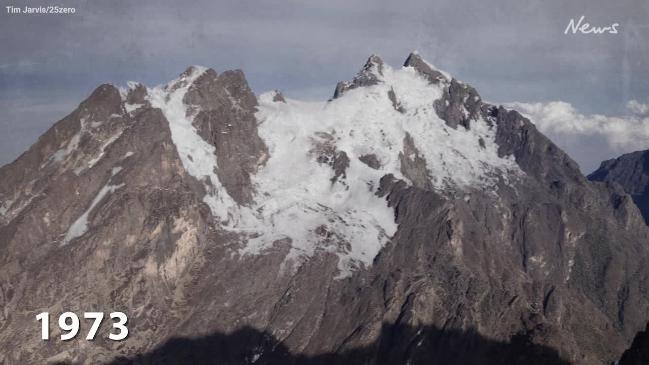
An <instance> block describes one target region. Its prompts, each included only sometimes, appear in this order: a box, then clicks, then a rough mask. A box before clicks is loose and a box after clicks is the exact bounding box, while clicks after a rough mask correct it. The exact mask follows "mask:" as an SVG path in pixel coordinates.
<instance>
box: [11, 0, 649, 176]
mask: <svg viewBox="0 0 649 365" xmlns="http://www.w3.org/2000/svg"><path fill="white" fill-rule="evenodd" d="M29 3H30V4H29V6H38V5H50V4H49V3H40V2H39V1H30V2H29ZM57 4H58V5H60V6H65V7H74V8H75V9H76V11H75V14H71V15H25V14H20V15H17V14H9V13H8V12H7V10H6V6H9V5H13V6H15V7H19V8H22V7H24V6H25V5H26V3H25V2H20V1H15V2H11V1H8V0H2V7H1V8H0V13H1V15H0V47H1V48H0V49H1V51H0V164H4V163H8V162H10V161H12V160H13V159H15V158H16V157H17V156H18V155H19V154H20V153H22V152H23V151H25V150H26V149H27V148H28V147H29V146H30V145H31V144H33V143H34V142H35V141H36V139H37V138H38V136H40V135H41V134H42V133H43V132H44V131H46V130H47V129H48V128H49V127H50V126H51V125H52V124H54V123H55V122H56V121H57V120H59V119H61V118H62V117H64V116H65V115H66V114H67V113H69V112H71V111H72V110H73V109H74V108H75V107H76V106H77V105H78V104H79V102H81V101H82V100H83V99H85V98H86V97H87V96H88V95H89V94H90V93H91V92H92V90H93V89H94V88H96V87H97V86H98V85H99V84H101V83H106V82H110V83H113V84H117V85H124V84H125V83H126V82H127V81H129V80H135V81H140V82H143V83H144V84H146V85H149V86H154V85H157V84H160V83H163V82H166V81H168V80H170V79H173V78H175V77H176V76H177V75H178V74H180V73H181V72H182V71H183V70H184V69H186V68H187V66H189V65H194V64H198V65H203V66H207V67H211V68H214V69H215V70H216V71H217V72H219V71H223V70H227V69H236V68H240V69H243V70H244V72H245V74H246V77H247V79H248V81H249V83H250V85H251V86H252V88H253V90H254V91H255V92H256V93H261V92H264V91H267V90H272V89H280V90H282V91H283V93H284V94H285V95H287V96H288V97H290V98H294V99H307V100H326V99H327V98H329V97H331V95H332V93H333V90H334V87H335V85H336V83H337V82H338V81H341V80H348V79H350V78H351V77H353V75H354V74H355V73H356V72H357V71H358V70H359V68H360V67H361V66H362V65H363V63H364V62H365V60H366V59H367V57H368V56H369V55H370V54H378V55H380V56H381V57H382V58H383V59H384V60H385V61H386V62H387V63H389V64H391V65H392V66H394V67H398V66H400V65H401V64H402V63H403V61H404V60H405V58H406V57H407V55H408V54H409V53H410V52H411V51H413V50H417V51H418V52H419V53H420V54H421V55H422V56H423V57H424V58H425V59H427V60H428V61H429V62H431V63H433V64H435V65H436V66H437V67H439V68H440V69H442V70H445V71H447V72H450V73H451V74H452V75H453V76H455V77H456V78H458V79H460V80H462V81H465V82H467V83H469V84H471V85H472V86H474V87H475V88H476V89H477V90H478V92H479V93H480V94H481V96H482V97H483V99H485V100H488V101H490V102H493V103H496V104H504V105H509V106H512V107H515V108H517V109H518V110H520V111H521V112H523V113H524V114H525V115H527V116H529V117H530V118H531V119H532V121H533V122H534V123H536V124H537V126H538V127H539V129H541V131H543V132H544V133H546V134H547V135H548V136H549V137H550V138H552V139H553V140H554V141H555V142H556V143H558V144H559V146H560V147H561V148H563V149H564V150H566V151H567V152H568V153H569V154H570V155H571V156H572V157H573V158H574V159H575V160H576V161H577V162H578V163H579V164H580V166H581V168H582V171H584V172H585V173H588V172H591V171H592V170H594V169H595V168H596V167H597V166H598V165H599V162H600V161H602V160H605V159H609V158H612V157H616V156H618V155H620V154H622V153H625V152H631V151H633V150H638V149H648V148H649V117H648V114H649V113H648V111H649V42H648V40H649V1H647V0H622V1H612V0H609V1H604V0H567V1H548V0H545V1H522V0H500V1H493V0H492V1H485V0H418V1H384V0H374V1H372V0H361V1H352V0H345V1H342V0H328V1H290V0H285V1H267V0H255V1H252V0H238V1H200V0H199V1H194V2H191V3H189V2H180V1H148V0H141V1H66V0H63V1H60V2H57ZM52 5H53V4H52ZM582 15H583V16H584V17H585V20H584V21H586V22H588V23H591V24H592V25H593V26H602V27H603V26H610V25H611V24H613V23H618V24H619V27H618V33H617V34H581V33H578V34H572V33H569V34H564V31H565V29H566V27H567V25H568V23H569V22H570V20H571V19H573V18H574V19H575V21H578V20H579V18H580V17H581V16H582Z"/></svg>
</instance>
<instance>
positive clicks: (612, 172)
mask: <svg viewBox="0 0 649 365" xmlns="http://www.w3.org/2000/svg"><path fill="white" fill-rule="evenodd" d="M588 178H589V179H590V180H593V181H609V182H615V183H618V184H620V185H621V186H622V188H624V191H626V193H627V194H629V195H631V197H633V201H634V202H635V203H636V204H637V205H638V208H640V211H641V212H642V215H643V216H644V218H645V221H646V222H647V224H649V150H648V151H639V152H633V153H629V154H626V155H623V156H621V157H618V158H616V159H612V160H608V161H604V162H602V165H601V166H600V167H599V169H597V171H595V172H593V173H592V174H590V175H589V176H588Z"/></svg>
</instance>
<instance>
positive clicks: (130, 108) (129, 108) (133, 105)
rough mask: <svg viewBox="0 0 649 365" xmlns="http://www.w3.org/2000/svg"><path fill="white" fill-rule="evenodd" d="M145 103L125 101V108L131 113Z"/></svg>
mask: <svg viewBox="0 0 649 365" xmlns="http://www.w3.org/2000/svg"><path fill="white" fill-rule="evenodd" d="M143 106H144V104H129V103H124V110H126V112H127V113H131V112H133V111H135V110H138V109H140V108H141V107H143Z"/></svg>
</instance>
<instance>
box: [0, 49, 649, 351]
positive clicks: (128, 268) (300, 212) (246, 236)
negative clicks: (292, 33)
mask: <svg viewBox="0 0 649 365" xmlns="http://www.w3.org/2000/svg"><path fill="white" fill-rule="evenodd" d="M0 201H1V202H2V205H1V206H2V211H0V242H1V243H2V251H1V253H0V304H2V307H3V308H4V311H2V312H0V317H1V319H2V321H1V323H2V327H1V328H0V348H2V349H11V351H2V352H1V354H0V361H1V362H3V363H5V364H41V363H47V362H68V363H102V362H105V363H122V364H123V363H136V364H152V363H153V364H178V363H217V364H245V363H255V364H307V363H308V364H315V363H318V364H406V363H409V364H429V363H432V362H436V363H437V362H439V363H464V364H500V363H508V364H567V363H573V364H609V363H611V362H612V361H614V360H617V359H618V358H619V357H620V356H621V354H622V352H623V351H624V350H625V349H626V348H627V347H628V346H629V345H630V344H631V342H632V340H633V338H634V336H635V334H636V333H637V332H638V331H639V330H641V329H642V328H643V327H644V324H645V323H647V321H648V320H649V314H648V313H649V288H647V287H646V285H645V284H644V283H647V282H649V281H648V280H649V265H648V264H649V260H648V259H649V247H647V242H649V228H647V226H646V225H645V223H644V221H643V219H642V216H641V215H640V212H639V210H638V209H637V207H636V206H635V204H633V201H632V200H631V198H630V197H629V196H628V195H626V194H625V193H624V191H622V189H621V188H620V187H619V186H618V185H616V184H609V183H606V182H604V183H601V182H590V181H588V180H587V179H586V178H585V177H584V176H583V175H582V174H581V173H580V172H579V169H578V167H577V165H576V163H575V162H573V161H572V160H571V159H570V158H569V157H568V156H567V155H566V154H565V153H564V152H563V151H561V149H559V148H558V147H557V146H555V145H554V144H553V143H552V142H551V141H550V140H549V139H547V138H546V137H545V136H543V135H542V134H541V133H540V132H539V131H538V130H537V129H536V128H535V127H534V125H533V124H532V123H531V122H530V121H529V120H527V119H525V118H523V117H522V116H521V115H520V114H519V113H517V112H516V111H512V110H507V109H505V108H503V107H499V106H494V105H490V104H488V103H486V102H484V101H483V100H482V99H481V97H480V96H479V94H478V93H477V91H476V90H475V89H473V88H472V87H471V86H469V85H467V84H465V83H463V82H460V81H458V80H456V79H455V78H453V77H452V76H450V75H448V74H447V73H445V72H442V71H440V70H438V69H436V68H435V67H434V66H432V65H431V64H429V63H427V62H426V61H424V60H423V59H422V58H421V57H420V56H419V55H417V54H414V53H413V54H411V55H410V56H409V57H408V58H407V60H406V62H405V64H404V66H403V67H401V68H395V69H393V68H392V67H390V66H389V65H387V64H384V62H383V61H382V60H381V59H380V58H379V57H377V56H372V57H370V58H369V59H368V61H367V63H366V64H365V65H364V67H363V68H362V69H361V71H360V72H359V73H358V74H357V75H356V76H355V77H354V78H353V79H352V80H351V81H347V82H342V83H339V84H338V85H337V86H336V89H335V92H334V97H333V98H332V99H331V100H329V101H326V102H303V101H298V100H294V99H291V98H287V97H285V96H284V95H282V94H281V93H279V92H270V93H265V94H262V95H260V96H259V97H257V96H256V95H255V94H254V93H253V92H252V91H251V90H250V88H249V86H248V84H247V82H246V79H245V77H244V74H243V72H241V71H239V70H236V71H225V72H222V73H217V72H216V71H214V70H212V69H206V68H202V67H197V66H194V67H190V68H188V69H187V70H186V71H185V72H183V73H182V74H181V75H180V76H179V77H178V78H177V79H175V80H172V81H170V82H169V83H167V84H164V85H160V86H157V87H146V86H144V85H141V84H137V83H130V84H129V85H128V87H125V88H118V87H115V86H112V85H102V86H100V87H99V88H97V89H96V90H95V91H94V92H93V93H92V94H91V95H90V96H89V97H88V99H86V100H85V101H83V102H82V103H81V104H80V105H79V107H78V108H77V109H76V110H75V111H73V112H72V113H71V114H70V115H68V116H67V117H65V118H64V119H62V120H61V121H59V122H57V123H56V124H55V125H54V126H53V127H52V128H51V129H50V130H48V131H47V132H46V133H45V134H44V135H43V136H42V137H41V138H40V139H39V140H38V141H37V142H36V143H35V144H34V145H33V146H32V147H31V148H30V149H29V150H28V151H27V152H25V153H24V154H23V155H21V156H20V157H19V158H18V159H17V160H16V161H14V162H12V163H11V164H8V165H6V166H3V167H2V168H0ZM43 311H48V312H50V313H51V314H52V316H53V318H56V317H55V316H56V315H58V314H59V313H61V312H63V311H74V312H84V311H97V312H106V313H109V312H113V311H123V312H125V313H126V314H127V315H128V317H129V322H128V328H129V337H128V339H126V340H124V341H111V340H108V339H107V338H105V337H106V331H108V330H110V328H109V326H108V325H104V326H102V327H101V328H100V331H99V332H98V333H99V334H100V335H98V337H97V339H95V340H94V341H85V340H84V339H83V338H76V339H74V340H70V341H65V342H63V341H59V340H58V338H57V336H58V332H56V331H54V332H53V337H52V339H51V340H49V341H40V340H36V339H35V338H36V336H37V335H38V332H39V328H38V324H37V322H36V321H35V316H36V315H37V314H38V313H40V312H43ZM84 325H85V324H84ZM82 328H83V327H82ZM82 332H83V331H82ZM101 334H103V336H101Z"/></svg>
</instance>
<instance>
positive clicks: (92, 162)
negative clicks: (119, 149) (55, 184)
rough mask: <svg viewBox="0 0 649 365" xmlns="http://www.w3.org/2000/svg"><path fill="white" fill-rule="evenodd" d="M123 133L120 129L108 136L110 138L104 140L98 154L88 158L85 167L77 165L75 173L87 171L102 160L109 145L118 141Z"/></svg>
mask: <svg viewBox="0 0 649 365" xmlns="http://www.w3.org/2000/svg"><path fill="white" fill-rule="evenodd" d="M122 133H123V130H121V129H120V130H119V131H118V132H116V133H115V134H113V135H112V136H110V137H109V138H108V139H107V140H106V141H105V142H104V143H103V144H102V145H101V146H100V147H99V153H98V154H97V156H95V157H94V158H92V159H90V160H88V162H87V164H86V166H85V167H84V166H80V167H77V168H76V169H74V173H75V174H77V175H79V174H80V173H82V172H83V171H86V170H89V169H91V168H93V166H95V165H96V164H97V162H99V160H101V159H102V157H104V153H105V152H106V148H108V146H110V145H111V144H113V143H114V142H115V141H116V140H117V139H118V138H119V137H120V136H121V135H122Z"/></svg>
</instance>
